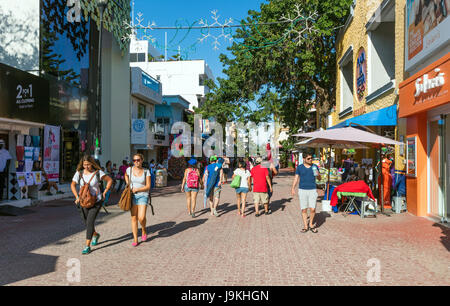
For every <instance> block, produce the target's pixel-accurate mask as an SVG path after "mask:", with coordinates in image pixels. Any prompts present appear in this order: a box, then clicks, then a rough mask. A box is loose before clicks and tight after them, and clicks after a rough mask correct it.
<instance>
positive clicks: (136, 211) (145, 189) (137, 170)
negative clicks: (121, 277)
mask: <svg viewBox="0 0 450 306" xmlns="http://www.w3.org/2000/svg"><path fill="white" fill-rule="evenodd" d="M143 162H144V156H143V155H142V154H135V155H134V156H133V163H134V166H133V167H129V168H128V169H127V170H126V172H125V182H126V184H127V185H130V188H131V192H132V197H131V209H130V211H131V230H132V232H133V243H132V245H133V246H137V245H138V244H139V243H138V221H139V223H140V224H141V229H142V236H141V240H142V242H145V241H147V228H146V224H147V218H146V215H147V204H149V196H150V187H151V174H150V170H149V169H145V168H143V167H142V164H143Z"/></svg>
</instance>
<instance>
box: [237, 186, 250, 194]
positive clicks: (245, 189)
mask: <svg viewBox="0 0 450 306" xmlns="http://www.w3.org/2000/svg"><path fill="white" fill-rule="evenodd" d="M236 193H248V188H245V187H240V188H236Z"/></svg>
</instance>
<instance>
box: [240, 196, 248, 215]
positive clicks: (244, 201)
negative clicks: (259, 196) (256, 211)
mask: <svg viewBox="0 0 450 306" xmlns="http://www.w3.org/2000/svg"><path fill="white" fill-rule="evenodd" d="M246 201H247V194H246V193H245V192H243V193H241V205H242V210H241V212H242V213H241V216H243V217H244V216H245V204H246Z"/></svg>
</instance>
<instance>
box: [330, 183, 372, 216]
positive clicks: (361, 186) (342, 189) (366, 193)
mask: <svg viewBox="0 0 450 306" xmlns="http://www.w3.org/2000/svg"><path fill="white" fill-rule="evenodd" d="M342 197H348V198H349V201H348V203H347V205H346V207H345V210H344V213H346V212H348V210H349V209H350V208H351V207H354V208H355V209H356V211H357V212H358V213H359V215H360V216H361V217H364V216H363V215H364V214H362V213H361V211H360V210H359V209H358V207H357V205H356V198H366V197H369V198H370V199H372V200H373V201H375V197H374V196H373V194H372V190H370V187H369V186H368V185H367V184H366V183H365V182H364V181H353V182H348V183H344V184H341V185H339V186H337V187H336V188H335V189H334V190H333V194H332V196H331V202H330V205H331V206H336V205H337V203H338V199H341V198H342Z"/></svg>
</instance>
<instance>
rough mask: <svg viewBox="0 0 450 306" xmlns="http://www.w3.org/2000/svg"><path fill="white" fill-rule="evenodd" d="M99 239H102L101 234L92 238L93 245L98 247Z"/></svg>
mask: <svg viewBox="0 0 450 306" xmlns="http://www.w3.org/2000/svg"><path fill="white" fill-rule="evenodd" d="M98 239H100V234H97V235H96V236H94V237H93V238H92V243H91V244H92V245H97V244H98Z"/></svg>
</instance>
